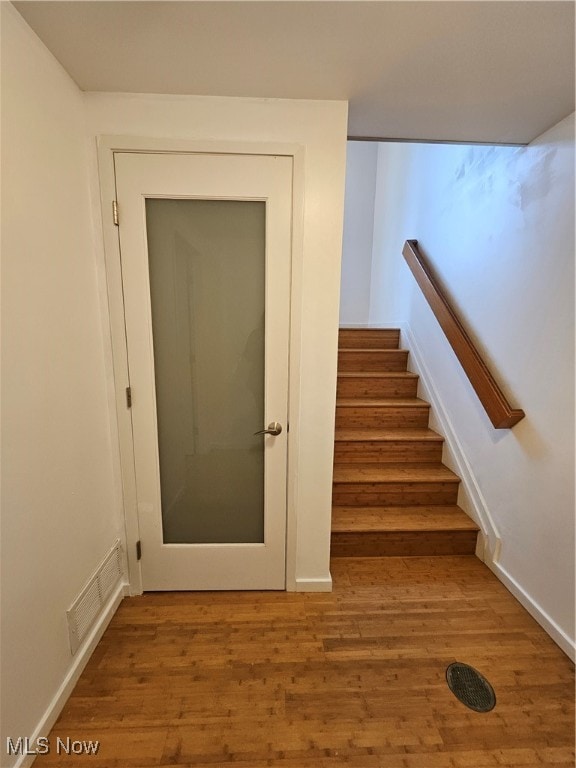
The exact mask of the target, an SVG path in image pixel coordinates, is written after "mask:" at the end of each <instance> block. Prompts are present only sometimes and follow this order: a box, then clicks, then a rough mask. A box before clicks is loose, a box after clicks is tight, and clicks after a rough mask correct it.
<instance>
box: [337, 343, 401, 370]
mask: <svg viewBox="0 0 576 768" xmlns="http://www.w3.org/2000/svg"><path fill="white" fill-rule="evenodd" d="M407 361H408V352H407V351H406V350H402V349H395V350H387V351H379V350H371V351H369V352H365V351H363V352H361V351H356V350H347V351H346V352H342V351H339V352H338V371H339V373H346V372H360V373H361V372H364V373H369V372H377V371H380V372H385V371H391V372H392V371H394V372H398V371H405V370H406V364H407Z"/></svg>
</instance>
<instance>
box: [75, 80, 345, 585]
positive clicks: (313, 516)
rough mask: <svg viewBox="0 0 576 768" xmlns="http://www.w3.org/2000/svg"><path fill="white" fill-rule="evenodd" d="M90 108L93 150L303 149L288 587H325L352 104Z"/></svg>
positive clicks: (157, 101)
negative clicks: (115, 140) (103, 140)
mask: <svg viewBox="0 0 576 768" xmlns="http://www.w3.org/2000/svg"><path fill="white" fill-rule="evenodd" d="M85 105H86V124H87V131H88V134H89V137H90V139H91V141H92V144H93V146H94V153H95V146H96V145H95V139H96V137H97V136H99V135H100V136H102V135H104V136H105V135H115V136H119V135H123V136H140V137H156V138H159V139H183V140H190V139H196V140H202V141H207V140H213V141H234V142H281V143H287V142H288V143H295V144H298V145H300V146H302V147H303V148H304V158H305V159H304V190H303V191H304V211H303V221H302V222H301V224H302V225H303V227H302V233H303V239H302V243H301V255H300V257H299V258H298V259H297V261H296V262H295V263H294V264H293V274H292V288H293V291H294V293H295V296H296V297H297V299H298V303H299V306H298V307H296V311H295V312H294V315H293V317H292V331H293V332H292V341H291V347H292V350H293V353H294V354H293V358H292V360H291V363H292V364H293V365H292V369H291V380H292V383H291V400H292V402H291V412H292V413H294V414H295V418H294V419H293V420H292V421H291V423H290V461H289V464H290V472H289V475H290V480H289V516H290V523H289V540H288V566H287V567H288V573H289V582H288V586H289V588H291V589H314V588H318V589H329V588H330V585H331V580H330V572H329V542H330V525H331V497H332V456H333V436H334V406H335V398H336V364H337V354H336V352H337V330H338V309H339V292H340V260H341V247H342V219H343V203H344V176H345V160H346V154H345V153H346V126H347V104H346V103H345V102H336V101H325V102H314V101H287V100H276V99H228V98H212V97H193V96H155V95H123V94H96V93H88V94H85ZM94 158H95V154H94V156H93V163H94V162H95V161H94ZM93 184H94V187H95V189H97V179H96V175H95V173H94V175H93ZM106 215H108V212H106ZM298 225H300V222H298ZM298 228H300V227H298ZM100 259H101V262H102V263H103V259H104V257H103V254H101V255H100ZM294 539H296V541H295V540H294ZM294 555H295V557H296V560H295V562H294Z"/></svg>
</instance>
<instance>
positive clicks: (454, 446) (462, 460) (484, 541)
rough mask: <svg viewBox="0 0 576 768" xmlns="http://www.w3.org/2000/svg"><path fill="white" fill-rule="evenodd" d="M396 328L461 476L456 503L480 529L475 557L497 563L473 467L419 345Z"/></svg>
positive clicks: (496, 538) (496, 539) (495, 541)
mask: <svg viewBox="0 0 576 768" xmlns="http://www.w3.org/2000/svg"><path fill="white" fill-rule="evenodd" d="M399 327H400V330H401V334H402V335H401V338H402V346H403V347H405V348H406V349H408V350H409V352H410V361H411V365H412V367H413V368H414V369H415V371H414V372H415V373H418V374H419V376H420V384H421V386H422V389H423V390H424V395H425V398H426V399H427V400H428V401H429V402H430V404H431V405H432V411H433V414H434V418H435V419H436V420H437V422H438V424H439V427H440V428H439V430H438V431H439V432H440V433H441V434H442V436H443V437H444V439H445V443H446V446H445V447H446V449H447V453H448V458H449V461H448V462H447V464H448V465H453V466H451V468H452V469H453V470H454V471H455V472H456V473H457V474H458V475H459V476H460V479H461V481H462V484H461V491H460V493H461V496H462V498H461V499H459V502H460V503H461V506H462V508H463V509H464V511H465V512H467V513H468V514H469V515H470V517H472V518H473V519H474V521H475V522H476V523H477V524H478V525H479V526H480V529H481V533H480V536H479V540H480V541H479V544H478V547H477V549H476V554H477V556H478V557H479V558H480V559H481V560H485V559H489V560H491V561H497V560H498V557H499V555H500V547H501V540H500V534H499V532H498V529H497V527H496V524H495V522H494V519H493V518H492V515H491V514H490V510H489V509H488V505H487V503H486V500H485V499H484V496H483V494H482V491H481V490H480V487H479V485H478V483H477V482H476V478H475V477H474V473H473V471H472V467H471V466H470V463H469V462H468V459H467V458H466V455H465V453H464V450H463V448H462V445H461V443H460V441H459V440H458V437H457V436H456V431H455V429H454V427H453V425H452V421H451V419H450V417H449V415H448V409H447V408H446V407H445V405H444V401H443V400H442V397H441V396H440V393H439V392H438V390H437V388H436V386H435V385H434V381H433V379H432V375H431V374H430V370H429V368H428V366H427V365H426V360H425V357H424V354H423V353H422V351H421V349H420V347H419V345H418V341H417V339H416V337H415V336H414V333H413V332H412V329H411V328H410V327H409V325H408V324H407V323H405V322H402V323H400V324H399Z"/></svg>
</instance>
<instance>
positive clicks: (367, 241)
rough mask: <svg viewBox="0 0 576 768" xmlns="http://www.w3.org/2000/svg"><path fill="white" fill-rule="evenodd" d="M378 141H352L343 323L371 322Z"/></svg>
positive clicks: (346, 208)
mask: <svg viewBox="0 0 576 768" xmlns="http://www.w3.org/2000/svg"><path fill="white" fill-rule="evenodd" d="M377 161H378V143H377V142H370V141H349V142H348V149H347V154H346V195H345V202H344V237H343V242H342V287H341V289H340V325H341V326H344V325H350V326H354V325H366V324H368V323H369V320H370V317H369V314H370V313H369V306H370V287H371V275H372V232H373V229H374V195H375V191H376V169H377Z"/></svg>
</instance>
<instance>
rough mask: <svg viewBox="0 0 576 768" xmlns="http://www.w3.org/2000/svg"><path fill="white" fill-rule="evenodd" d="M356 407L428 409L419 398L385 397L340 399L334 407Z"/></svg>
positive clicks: (427, 405)
mask: <svg viewBox="0 0 576 768" xmlns="http://www.w3.org/2000/svg"><path fill="white" fill-rule="evenodd" d="M339 405H343V406H358V407H360V408H364V407H370V406H382V407H388V406H390V407H393V408H395V407H400V408H410V407H412V408H413V407H418V408H429V407H430V403H427V402H426V401H425V400H421V399H420V398H419V397H398V398H396V397H386V398H380V397H379V398H362V399H357V398H355V397H342V398H338V399H337V400H336V406H339Z"/></svg>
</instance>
